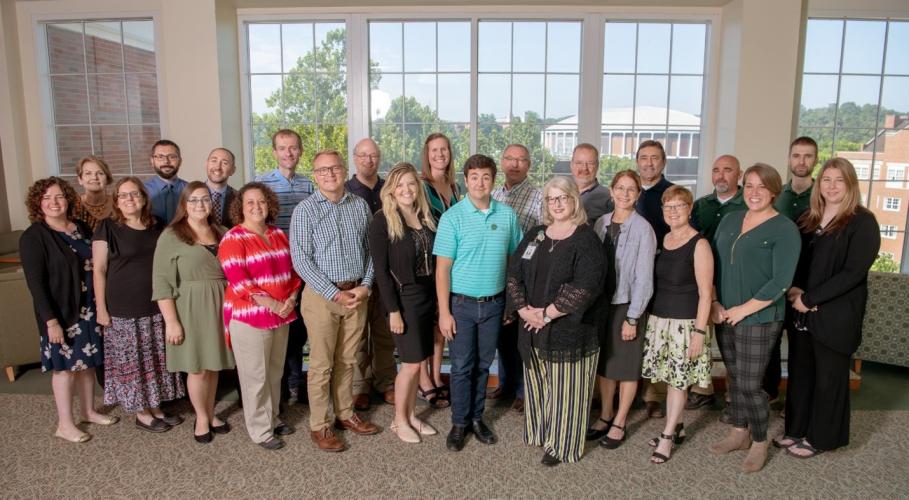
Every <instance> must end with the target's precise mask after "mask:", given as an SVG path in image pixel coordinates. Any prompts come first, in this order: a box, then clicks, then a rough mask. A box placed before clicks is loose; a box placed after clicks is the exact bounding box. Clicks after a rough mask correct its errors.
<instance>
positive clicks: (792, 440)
mask: <svg viewBox="0 0 909 500" xmlns="http://www.w3.org/2000/svg"><path fill="white" fill-rule="evenodd" d="M799 441H801V439H799V438H797V437H792V436H783V437H779V438H773V439H772V440H771V442H772V443H773V446H774V447H775V448H789V447H790V446H792V445H794V444H798V442H799Z"/></svg>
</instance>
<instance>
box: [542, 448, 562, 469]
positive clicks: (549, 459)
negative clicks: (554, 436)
mask: <svg viewBox="0 0 909 500" xmlns="http://www.w3.org/2000/svg"><path fill="white" fill-rule="evenodd" d="M540 463H541V464H543V465H545V466H546V467H555V466H556V465H559V464H560V463H562V461H561V460H559V459H558V458H556V457H555V456H553V455H550V454H549V452H548V451H544V452H543V459H542V460H540Z"/></svg>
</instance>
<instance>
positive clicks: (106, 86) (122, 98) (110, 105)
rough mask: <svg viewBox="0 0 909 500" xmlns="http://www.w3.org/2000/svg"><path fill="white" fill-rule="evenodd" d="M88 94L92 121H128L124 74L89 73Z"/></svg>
mask: <svg viewBox="0 0 909 500" xmlns="http://www.w3.org/2000/svg"><path fill="white" fill-rule="evenodd" d="M88 96H89V104H90V105H91V119H92V123H118V124H125V123H126V89H125V88H124V86H123V75H122V74H120V75H88ZM124 135H125V134H124Z"/></svg>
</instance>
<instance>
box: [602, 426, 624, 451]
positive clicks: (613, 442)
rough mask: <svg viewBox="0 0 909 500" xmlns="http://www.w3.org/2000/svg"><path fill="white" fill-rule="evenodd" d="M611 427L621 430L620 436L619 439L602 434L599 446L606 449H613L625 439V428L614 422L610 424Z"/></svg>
mask: <svg viewBox="0 0 909 500" xmlns="http://www.w3.org/2000/svg"><path fill="white" fill-rule="evenodd" d="M611 427H615V428H616V429H618V430H620V431H622V437H621V438H620V439H613V438H611V437H609V436H604V437H603V439H601V440H600V446H602V447H603V448H606V449H607V450H614V449H616V448H618V447H619V446H621V445H622V443H623V442H624V441H625V428H624V427H622V426H621V425H616V424H612V426H611Z"/></svg>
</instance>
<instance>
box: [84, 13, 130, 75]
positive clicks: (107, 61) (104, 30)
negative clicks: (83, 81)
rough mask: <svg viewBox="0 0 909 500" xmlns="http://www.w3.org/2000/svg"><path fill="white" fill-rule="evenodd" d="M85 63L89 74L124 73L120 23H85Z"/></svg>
mask: <svg viewBox="0 0 909 500" xmlns="http://www.w3.org/2000/svg"><path fill="white" fill-rule="evenodd" d="M85 63H86V64H87V65H88V72H89V73H112V72H119V71H123V44H122V43H120V23H119V22H95V23H85Z"/></svg>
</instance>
